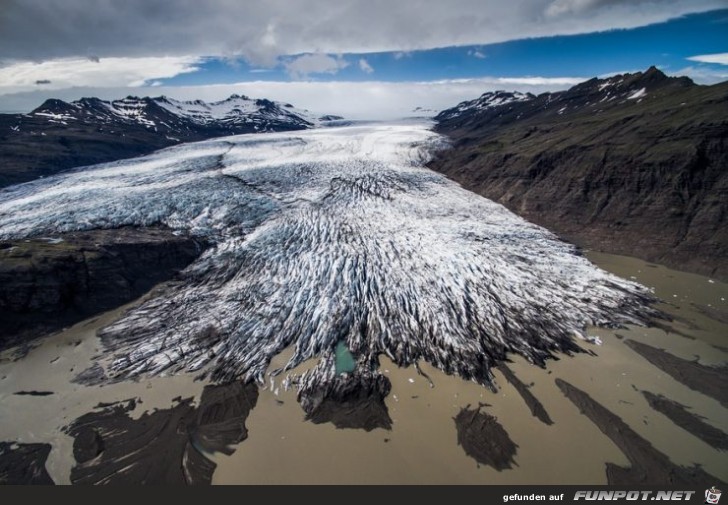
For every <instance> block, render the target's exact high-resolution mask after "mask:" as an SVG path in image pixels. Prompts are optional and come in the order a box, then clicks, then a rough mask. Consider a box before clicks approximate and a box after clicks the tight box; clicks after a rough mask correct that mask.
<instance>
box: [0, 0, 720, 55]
mask: <svg viewBox="0 0 728 505" xmlns="http://www.w3.org/2000/svg"><path fill="white" fill-rule="evenodd" d="M717 8H725V0H663V1H657V0H638V1H635V0H510V1H509V2H501V1H500V0H453V1H452V2H440V1H434V0H433V1H426V0H425V1H423V0H401V1H398V2H391V1H389V0H346V1H342V2H339V3H337V4H335V5H334V4H332V2H330V1H325V0H299V1H297V2H290V0H267V1H266V2H240V1H238V0H209V1H207V2H205V5H204V9H203V8H202V7H201V5H200V3H199V2H198V1H197V0H174V1H172V0H125V1H124V2H96V1H90V0H4V1H3V8H2V9H0V60H6V61H8V60H33V61H39V60H41V61H42V60H47V59H53V58H69V57H88V55H89V54H93V55H95V56H97V57H100V58H101V60H102V61H103V59H104V58H109V57H129V56H137V57H149V56H156V57H160V56H188V55H193V56H242V57H244V58H245V59H246V60H247V61H248V62H250V63H253V64H260V65H267V66H272V65H274V64H275V63H276V61H277V58H278V57H279V56H281V55H292V54H304V53H334V54H340V53H367V52H379V51H412V50H418V49H431V48H435V47H446V46H453V45H477V44H488V43H494V42H503V41H506V40H513V39H516V38H527V37H539V36H549V35H557V34H559V35H565V34H575V33H588V32H593V31H599V30H608V29H615V28H633V27H637V26H644V25H646V24H650V23H655V22H660V21H665V20H667V19H670V18H674V17H677V16H680V15H683V14H687V13H692V12H704V11H707V10H712V9H717ZM203 10H204V12H203ZM413 17H414V18H415V19H416V22H412V20H413Z"/></svg>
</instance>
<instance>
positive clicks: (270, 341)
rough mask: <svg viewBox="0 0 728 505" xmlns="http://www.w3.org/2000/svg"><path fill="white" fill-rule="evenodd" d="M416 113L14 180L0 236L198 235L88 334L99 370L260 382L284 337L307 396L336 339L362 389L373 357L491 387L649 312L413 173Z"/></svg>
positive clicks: (422, 148)
mask: <svg viewBox="0 0 728 505" xmlns="http://www.w3.org/2000/svg"><path fill="white" fill-rule="evenodd" d="M428 126H429V125H428V124H427V123H417V122H403V123H395V124H369V125H355V126H348V127H342V128H329V129H318V130H309V131H302V132H296V133H272V134H259V135H241V136H235V137H227V138H223V139H216V140H211V141H204V142H199V143H195V144H187V145H181V146H177V147H173V148H169V149H165V150H163V151H159V152H157V153H155V154H153V155H150V156H146V157H143V158H138V159H133V160H126V161H121V162H116V163H109V164H104V165H98V166H96V167H94V168H92V169H85V170H82V171H81V170H80V171H76V172H72V173H67V174H64V175H61V176H57V177H54V178H49V179H45V180H40V181H36V182H33V183H28V184H24V185H20V186H15V187H12V188H9V189H7V190H6V191H4V192H3V193H0V238H20V237H26V236H38V235H41V236H45V235H48V234H51V233H53V232H58V231H70V230H84V229H93V228H113V227H118V226H122V225H136V226H146V225H151V224H158V223H161V224H165V225H167V226H170V227H172V228H175V229H177V230H179V231H180V232H183V233H190V234H193V235H197V236H204V237H205V238H207V239H208V240H210V241H212V242H213V243H214V244H215V245H214V246H213V247H212V248H211V249H208V250H207V251H206V252H205V253H204V254H203V255H202V256H201V257H200V258H199V259H198V260H197V261H196V262H195V263H193V265H191V266H190V267H189V268H188V269H187V270H185V271H184V272H183V274H182V282H181V283H180V284H179V285H177V286H176V287H175V288H174V289H168V290H167V291H164V292H161V293H158V294H157V295H156V296H154V297H152V298H150V299H149V300H147V301H145V302H144V303H142V304H141V305H140V306H138V307H137V308H135V309H133V310H131V311H129V312H128V313H126V314H125V315H124V316H123V317H122V318H121V319H119V320H118V321H117V322H115V323H113V324H112V325H111V326H108V327H107V328H105V329H104V330H102V332H101V337H102V340H103V343H104V346H105V348H106V350H107V351H108V352H109V353H111V355H112V356H113V359H112V360H111V361H110V365H109V366H108V369H107V371H106V372H107V375H108V376H109V377H110V379H111V380H120V379H124V378H133V377H138V376H145V375H156V374H161V373H174V372H182V371H199V372H200V373H203V374H205V375H209V376H211V377H212V378H213V379H214V380H218V381H225V380H229V379H232V378H234V377H240V376H242V377H244V378H246V379H249V380H252V379H255V380H258V381H259V382H263V380H264V374H265V370H266V369H267V367H268V365H269V363H270V360H271V358H272V357H273V356H275V355H276V354H278V353H280V352H281V351H282V350H283V349H284V348H286V347H288V346H291V345H293V346H294V353H293V356H292V357H291V359H290V361H289V362H288V364H287V365H286V367H285V369H286V370H290V369H291V368H293V367H294V366H296V365H298V364H300V363H302V362H303V361H305V360H307V359H311V358H317V359H319V365H318V366H317V367H315V368H314V369H312V370H311V371H309V372H308V373H307V374H306V376H305V377H304V378H302V380H301V381H300V384H301V385H300V386H299V387H300V388H304V389H305V390H306V391H304V393H305V392H308V393H311V394H313V393H312V392H313V391H315V390H316V388H317V387H326V385H327V384H328V385H331V384H332V383H333V382H334V381H335V380H336V379H337V377H338V376H337V375H336V374H335V373H334V366H335V365H334V362H335V360H334V358H333V357H334V353H335V348H336V346H337V344H338V343H339V342H340V341H343V342H345V343H346V345H347V347H348V349H349V350H350V351H351V352H352V354H353V356H354V358H355V359H356V360H357V370H355V372H354V373H352V374H351V376H352V377H353V378H356V377H364V378H365V379H366V381H368V383H370V384H374V383H376V375H377V374H378V372H376V363H377V357H378V355H380V354H386V355H387V356H389V357H390V358H391V359H393V360H394V361H395V362H396V363H397V364H399V365H409V364H413V363H416V362H417V361H418V360H425V361H427V362H429V363H431V364H432V365H434V366H436V367H438V368H439V369H441V370H443V371H445V372H446V373H450V374H458V375H460V376H461V377H463V378H465V379H472V380H475V381H476V382H478V383H481V384H484V385H492V373H491V367H492V366H493V365H494V364H495V363H496V362H497V361H499V360H502V359H504V358H505V356H506V353H517V354H520V355H522V356H524V357H525V358H526V359H528V360H529V361H531V362H533V363H536V364H542V363H543V361H544V359H546V358H547V357H549V356H550V355H551V353H552V352H554V351H560V352H567V353H568V352H572V351H577V350H578V349H579V348H578V346H577V345H576V344H575V342H574V339H573V337H574V335H582V334H583V332H584V330H585V327H586V326H587V325H603V326H618V325H622V324H628V323H629V324H644V323H646V322H647V320H648V319H649V318H650V317H652V316H654V315H655V311H654V310H653V309H650V308H649V307H648V305H649V303H650V301H651V300H652V298H651V296H650V294H649V292H648V291H647V290H646V289H645V288H644V287H642V286H640V285H638V284H635V283H633V282H629V281H626V280H623V279H620V278H618V277H616V276H613V275H611V274H608V273H606V272H604V271H602V270H600V269H598V268H597V267H595V266H594V265H592V264H591V263H590V262H589V261H587V260H586V259H585V258H583V257H581V256H579V255H578V254H577V253H576V250H575V248H574V247H573V246H571V245H569V244H567V243H564V242H562V241H560V240H559V239H557V237H555V236H554V235H553V234H551V233H550V232H548V231H547V230H545V229H543V228H540V227H538V226H536V225H533V224H531V223H528V222H526V221H524V220H523V219H521V218H519V217H518V216H516V215H514V214H512V213H511V212H509V211H508V210H506V209H505V208H504V207H503V206H501V205H499V204H496V203H494V202H492V201H489V200H486V199H484V198H482V197H480V196H477V195H475V194H473V193H470V192H468V191H466V190H464V189H462V188H461V187H460V186H458V185H457V184H456V183H454V182H451V181H450V180H448V179H446V178H444V177H443V176H441V175H439V174H436V173H434V172H432V171H430V170H428V169H426V168H424V166H423V165H424V163H425V162H426V161H427V160H428V153H429V152H431V151H432V149H433V148H435V147H437V145H438V144H440V143H441V142H442V140H441V138H440V137H439V136H437V135H436V134H434V133H433V132H431V131H429V130H428ZM372 381H374V382H372ZM373 387H374V388H375V389H376V388H378V389H379V390H382V391H385V394H386V391H388V387H387V386H386V385H382V386H373Z"/></svg>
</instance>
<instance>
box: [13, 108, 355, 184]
mask: <svg viewBox="0 0 728 505" xmlns="http://www.w3.org/2000/svg"><path fill="white" fill-rule="evenodd" d="M333 119H340V118H339V117H338V116H331V115H328V116H321V117H319V116H316V115H314V114H312V113H310V112H309V111H307V110H302V109H297V108H295V107H294V106H293V105H291V104H288V103H282V102H274V101H271V100H267V99H252V98H248V97H247V96H245V95H237V94H234V95H231V96H230V97H229V98H227V99H225V100H220V101H217V102H209V103H208V102H204V101H202V100H193V101H180V100H175V99H173V98H169V97H166V96H159V97H153V98H152V97H141V98H140V97H136V96H131V95H130V96H127V97H125V98H122V99H118V100H101V99H99V98H95V97H84V98H81V99H79V100H75V101H73V102H65V101H62V100H59V99H55V98H51V99H48V100H46V101H45V102H43V103H42V104H41V105H40V106H39V107H37V108H35V109H34V110H32V111H31V112H29V113H27V114H0V162H1V163H0V167H1V168H0V187H4V186H8V185H11V184H17V183H20V182H26V181H29V180H32V179H35V178H37V177H43V176H47V175H52V174H54V173H57V172H60V171H62V170H65V169H68V168H74V167H78V166H84V165H92V164H95V163H102V162H107V161H116V160H119V159H124V158H129V157H133V156H139V155H142V154H148V153H150V152H152V151H155V150H157V149H161V148H163V147H168V146H171V145H174V144H178V143H181V142H192V141H197V140H205V139H208V138H213V137H220V136H227V135H237V134H242V133H259V132H260V133H262V132H274V131H292V130H303V129H308V128H314V127H317V126H321V125H322V124H323V123H325V122H326V121H328V120H333Z"/></svg>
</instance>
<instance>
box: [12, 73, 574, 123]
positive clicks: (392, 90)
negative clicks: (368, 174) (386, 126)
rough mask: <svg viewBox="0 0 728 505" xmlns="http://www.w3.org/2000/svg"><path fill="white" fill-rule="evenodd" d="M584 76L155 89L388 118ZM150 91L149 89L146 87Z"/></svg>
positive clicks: (99, 92) (39, 98) (64, 93)
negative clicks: (241, 97)
mask: <svg viewBox="0 0 728 505" xmlns="http://www.w3.org/2000/svg"><path fill="white" fill-rule="evenodd" d="M583 80H585V79H582V78H576V77H556V78H554V77H548V78H547V77H528V78H522V79H514V78H503V77H486V78H480V79H456V80H440V81H424V82H380V81H368V82H349V81H327V82H321V81H293V82H280V81H272V82H271V81H256V82H241V83H237V84H215V85H204V86H180V87H170V86H159V87H155V88H154V95H167V96H171V97H173V98H177V99H180V100H194V99H198V98H199V99H202V100H207V101H213V100H222V99H224V98H227V97H228V96H230V95H231V94H233V93H238V94H243V95H247V96H251V97H259V98H268V99H271V100H279V101H282V102H288V103H292V104H294V105H295V106H296V107H302V108H306V109H309V110H311V111H314V112H316V113H320V114H339V115H342V116H344V117H347V118H352V119H392V118H400V117H406V116H410V115H411V114H412V110H413V109H415V108H416V107H422V108H424V109H430V110H442V109H446V108H449V107H453V106H454V105H456V104H458V103H459V102H461V101H463V100H470V99H473V98H476V97H478V96H480V95H481V94H482V93H484V92H486V91H495V90H499V89H506V90H519V91H524V92H526V91H528V92H531V93H535V94H538V93H542V92H544V91H556V90H560V89H566V88H568V87H570V86H571V85H573V84H575V83H577V82H580V81H583ZM150 91H151V90H150ZM128 94H129V90H128V88H122V87H119V88H76V89H64V90H59V91H58V92H57V93H56V94H55V96H56V98H60V99H62V100H76V99H78V98H81V97H82V96H98V97H99V98H103V99H107V100H108V99H115V98H120V97H123V96H126V95H128ZM46 98H48V94H47V92H45V93H43V92H40V91H33V92H25V93H17V94H14V95H5V96H3V97H2V100H1V101H0V105H1V107H2V108H3V109H4V110H5V111H29V110H31V109H33V108H35V107H37V106H38V105H40V104H41V103H42V102H43V100H45V99H46Z"/></svg>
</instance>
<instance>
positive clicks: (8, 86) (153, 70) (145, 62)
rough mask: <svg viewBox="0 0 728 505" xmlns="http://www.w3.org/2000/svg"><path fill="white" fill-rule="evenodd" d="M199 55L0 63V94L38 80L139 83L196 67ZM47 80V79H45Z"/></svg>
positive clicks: (49, 85)
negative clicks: (0, 64)
mask: <svg viewBox="0 0 728 505" xmlns="http://www.w3.org/2000/svg"><path fill="white" fill-rule="evenodd" d="M197 63H199V58H196V57H190V56H182V57H178V56H167V57H146V58H104V59H103V60H100V61H98V62H95V61H92V60H89V59H88V58H86V57H84V58H62V59H57V60H51V61H44V62H42V63H33V62H16V63H11V64H9V65H7V66H4V67H0V94H5V93H13V92H16V91H22V90H24V89H27V88H30V87H32V86H34V85H35V84H37V83H39V82H43V83H44V84H46V86H44V88H45V89H61V88H70V87H74V86H115V87H118V86H143V85H144V84H145V83H147V82H149V81H152V80H155V79H164V78H169V77H174V76H175V75H179V74H182V73H186V72H194V71H195V70H197V66H196V64H197ZM45 81H48V82H45Z"/></svg>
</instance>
